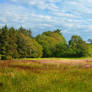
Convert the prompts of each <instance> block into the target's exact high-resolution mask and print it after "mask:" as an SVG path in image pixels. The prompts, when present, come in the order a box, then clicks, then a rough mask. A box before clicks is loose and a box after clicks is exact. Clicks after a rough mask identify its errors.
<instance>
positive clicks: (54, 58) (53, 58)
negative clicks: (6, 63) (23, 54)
mask: <svg viewBox="0 0 92 92" xmlns="http://www.w3.org/2000/svg"><path fill="white" fill-rule="evenodd" d="M67 59H68V60H69V59H70V60H71V59H76V60H77V59H92V57H80V58H73V57H69V58H68V57H67V58H66V57H65V58H56V57H52V58H20V59H16V60H67Z"/></svg>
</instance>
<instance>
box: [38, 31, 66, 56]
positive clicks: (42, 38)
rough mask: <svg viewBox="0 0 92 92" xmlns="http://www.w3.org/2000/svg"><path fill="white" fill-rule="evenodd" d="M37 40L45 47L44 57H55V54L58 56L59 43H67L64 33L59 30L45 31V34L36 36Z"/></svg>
mask: <svg viewBox="0 0 92 92" xmlns="http://www.w3.org/2000/svg"><path fill="white" fill-rule="evenodd" d="M36 40H37V41H38V42H39V43H40V44H41V45H42V47H43V57H55V56H57V54H58V52H57V44H59V43H61V44H62V45H64V46H65V45H66V40H65V39H64V37H63V36H62V34H60V33H58V32H57V31H54V32H51V31H48V32H44V33H43V34H41V35H38V36H37V37H36ZM58 49H59V48H58ZM58 51H59V50H58ZM61 53H62V52H61Z"/></svg>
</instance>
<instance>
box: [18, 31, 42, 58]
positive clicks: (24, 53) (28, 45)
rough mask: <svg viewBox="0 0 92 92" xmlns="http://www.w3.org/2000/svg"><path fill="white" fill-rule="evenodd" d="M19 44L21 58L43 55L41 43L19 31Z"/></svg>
mask: <svg viewBox="0 0 92 92" xmlns="http://www.w3.org/2000/svg"><path fill="white" fill-rule="evenodd" d="M17 44H18V52H19V56H20V58H31V57H33V58H34V57H41V56H42V47H41V45H40V44H38V43H37V42H36V41H35V40H34V39H33V38H30V37H29V36H26V35H24V34H23V33H21V32H19V33H18V40H17Z"/></svg>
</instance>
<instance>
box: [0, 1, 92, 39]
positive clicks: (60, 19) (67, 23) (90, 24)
mask: <svg viewBox="0 0 92 92" xmlns="http://www.w3.org/2000/svg"><path fill="white" fill-rule="evenodd" d="M4 25H7V26H9V27H12V26H13V27H15V28H19V27H20V26H23V27H24V28H27V29H31V30H32V33H33V36H36V35H37V34H40V33H42V32H44V31H49V30H55V29H61V30H62V34H63V35H64V37H65V38H66V39H67V41H68V40H69V39H70V38H71V36H72V35H80V36H81V37H82V38H83V39H84V40H85V41H87V40H88V39H89V38H91V39H92V0H0V27H2V26H4Z"/></svg>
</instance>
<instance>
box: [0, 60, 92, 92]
mask: <svg viewBox="0 0 92 92" xmlns="http://www.w3.org/2000/svg"><path fill="white" fill-rule="evenodd" d="M91 64H92V63H91ZM0 92H92V68H83V65H65V64H57V65H56V64H40V63H31V62H14V61H13V62H7V61H0Z"/></svg>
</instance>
